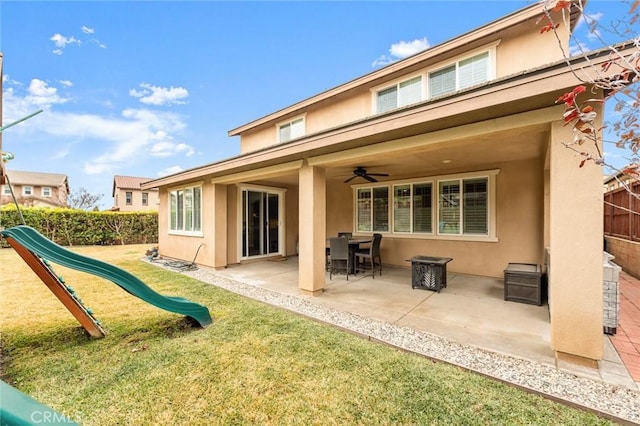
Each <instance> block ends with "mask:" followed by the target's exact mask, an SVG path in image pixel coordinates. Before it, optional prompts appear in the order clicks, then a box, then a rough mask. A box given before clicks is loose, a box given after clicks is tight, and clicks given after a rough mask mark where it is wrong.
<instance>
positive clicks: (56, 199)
mask: <svg viewBox="0 0 640 426" xmlns="http://www.w3.org/2000/svg"><path fill="white" fill-rule="evenodd" d="M6 175H7V176H8V177H9V179H8V183H5V184H4V185H2V188H1V189H0V205H5V204H13V202H14V201H13V197H12V195H11V192H12V190H13V196H15V198H16V200H17V202H18V204H20V205H22V206H25V207H67V197H68V195H69V179H68V178H67V175H63V174H59V173H41V172H23V171H17V170H6ZM9 183H10V185H9Z"/></svg>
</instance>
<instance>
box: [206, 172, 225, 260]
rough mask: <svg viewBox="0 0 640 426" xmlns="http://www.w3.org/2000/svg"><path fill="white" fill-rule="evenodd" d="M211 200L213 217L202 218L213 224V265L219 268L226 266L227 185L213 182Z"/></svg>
mask: <svg viewBox="0 0 640 426" xmlns="http://www.w3.org/2000/svg"><path fill="white" fill-rule="evenodd" d="M213 202H214V208H213V217H211V218H203V220H211V223H212V224H213V235H214V238H213V244H214V250H213V267H214V268H216V269H221V268H225V267H226V266H227V185H225V184H220V183H216V184H213ZM205 211H206V210H205Z"/></svg>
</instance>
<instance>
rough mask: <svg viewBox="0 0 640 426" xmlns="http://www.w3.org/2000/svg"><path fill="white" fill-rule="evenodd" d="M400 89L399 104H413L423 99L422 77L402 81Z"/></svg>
mask: <svg viewBox="0 0 640 426" xmlns="http://www.w3.org/2000/svg"><path fill="white" fill-rule="evenodd" d="M399 86H400V89H399V91H398V104H399V105H398V106H404V105H411V104H415V103H416V102H420V101H421V100H422V77H420V76H418V77H415V78H412V79H411V80H407V81H403V82H402V83H400V85H399Z"/></svg>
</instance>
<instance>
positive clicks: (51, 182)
mask: <svg viewBox="0 0 640 426" xmlns="http://www.w3.org/2000/svg"><path fill="white" fill-rule="evenodd" d="M6 172H7V176H9V180H10V181H11V184H12V185H33V186H51V187H55V188H58V187H60V186H64V187H66V189H67V192H68V191H69V181H68V179H67V175H63V174H59V173H41V172H21V171H18V170H7V171H6Z"/></svg>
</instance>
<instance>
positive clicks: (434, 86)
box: [428, 52, 489, 98]
mask: <svg viewBox="0 0 640 426" xmlns="http://www.w3.org/2000/svg"><path fill="white" fill-rule="evenodd" d="M487 80H489V52H483V53H480V54H479V55H475V56H472V57H470V58H466V59H463V60H461V61H458V62H456V63H455V64H452V65H449V66H447V67H445V68H441V69H439V70H437V71H434V72H430V73H429V83H428V84H429V97H430V98H433V97H436V96H440V95H445V94H447V93H452V92H455V91H456V90H461V89H464V88H467V87H471V86H474V85H476V84H480V83H483V82H485V81H487Z"/></svg>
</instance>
